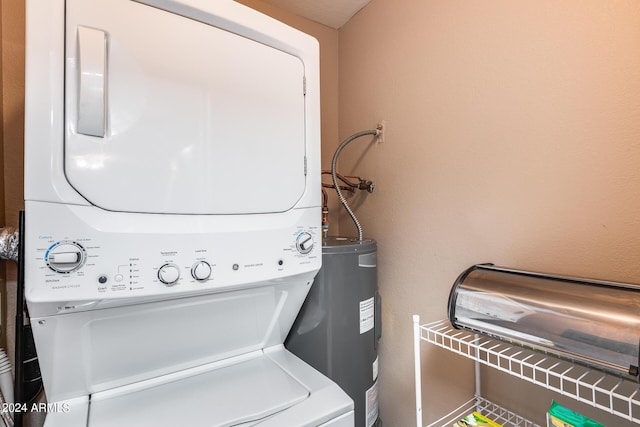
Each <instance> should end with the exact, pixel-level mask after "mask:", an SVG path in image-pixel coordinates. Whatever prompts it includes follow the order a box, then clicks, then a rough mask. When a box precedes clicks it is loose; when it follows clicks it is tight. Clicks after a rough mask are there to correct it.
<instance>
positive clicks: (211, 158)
mask: <svg viewBox="0 0 640 427" xmlns="http://www.w3.org/2000/svg"><path fill="white" fill-rule="evenodd" d="M26 66H27V74H26V117H25V120H26V123H25V214H26V216H25V224H26V231H25V240H26V244H25V257H26V259H25V282H26V289H25V296H26V299H27V304H28V309H29V314H30V317H31V323H32V327H33V332H34V338H35V342H36V348H37V351H38V357H39V361H40V367H41V371H42V375H43V381H44V386H45V391H46V394H47V398H48V401H49V402H50V403H51V404H50V405H49V409H50V410H51V412H50V413H49V414H48V416H47V420H46V425H47V426H48V427H54V426H64V427H73V426H89V427H103V426H136V427H144V426H154V427H155V426H177V425H180V426H187V425H188V426H203V427H204V426H206V427H213V426H236V425H242V426H251V425H259V426H261V427H267V426H274V427H275V426H278V427H287V426H320V425H322V426H331V427H346V426H353V403H352V402H351V400H350V399H349V398H348V396H347V395H346V394H345V393H344V392H343V391H342V390H341V389H340V388H339V387H338V386H337V385H335V384H334V383H332V382H331V381H330V380H328V379H327V378H325V377H323V376H322V375H321V374H319V373H318V372H317V371H315V370H314V369H312V368H311V367H309V366H308V365H306V364H305V363H303V362H302V361H300V360H299V359H297V358H296V357H294V356H292V355H291V354H290V353H289V352H287V351H286V350H285V349H284V347H283V345H282V344H283V341H284V339H285V338H286V336H287V333H288V331H289V329H290V327H291V324H292V323H293V321H294V319H295V317H296V315H297V313H298V311H299V309H300V306H301V305H302V303H303V301H304V299H305V296H306V295H307V292H308V290H309V287H310V286H311V283H312V281H313V278H314V276H315V274H316V273H317V271H318V270H319V268H320V266H321V250H320V245H319V244H318V245H316V243H319V241H320V239H321V228H320V219H321V214H320V200H321V197H320V189H321V187H320V139H319V138H320V112H319V111H320V110H319V76H318V72H319V64H318V45H317V42H316V41H315V40H314V39H313V38H311V37H309V36H307V35H305V34H302V33H300V32H299V31H296V30H294V29H292V28H290V27H287V26H286V25H284V24H282V23H279V22H277V21H275V20H273V19H271V18H268V17H266V16H264V15H262V14H260V13H258V12H256V11H253V10H251V9H249V8H246V7H244V6H242V5H239V4H237V3H235V2H233V1H230V0H215V1H210V0H137V1H132V0H48V1H46V2H42V1H37V0H28V1H27V53H26Z"/></svg>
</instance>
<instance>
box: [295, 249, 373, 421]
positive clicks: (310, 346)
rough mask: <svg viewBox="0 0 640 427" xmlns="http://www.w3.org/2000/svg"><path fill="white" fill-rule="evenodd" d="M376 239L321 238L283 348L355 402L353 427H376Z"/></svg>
mask: <svg viewBox="0 0 640 427" xmlns="http://www.w3.org/2000/svg"><path fill="white" fill-rule="evenodd" d="M376 259H377V246H376V242H375V241H374V240H354V239H349V238H341V237H329V238H327V239H325V241H324V244H323V247H322V268H321V269H320V272H319V273H318V275H317V276H316V278H315V281H314V283H313V285H312V286H311V290H310V291H309V295H308V296H307V299H306V301H305V303H304V305H303V307H302V310H301V311H300V314H299V315H298V318H297V319H296V321H295V323H294V325H293V328H292V329H291V332H290V333H289V337H288V338H287V341H286V342H285V345H286V347H287V349H288V350H289V351H291V352H292V353H294V354H295V355H297V356H298V357H300V358H301V359H302V360H304V361H305V362H307V363H308V364H310V365H311V366H313V367H314V368H316V369H317V370H319V371H320V372H322V373H323V374H325V375H326V376H328V377H329V378H331V379H332V380H333V381H335V382H336V383H337V384H338V385H339V386H340V387H341V388H342V389H343V390H344V391H345V392H346V393H347V394H348V395H349V396H350V397H351V398H352V399H353V401H354V404H355V416H356V417H355V420H356V422H355V425H356V427H371V426H376V427H379V426H381V425H382V423H381V421H380V418H379V416H378V340H379V339H380V335H381V322H380V296H379V294H378V277H377V268H376V266H377V262H376Z"/></svg>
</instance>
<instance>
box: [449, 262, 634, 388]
mask: <svg viewBox="0 0 640 427" xmlns="http://www.w3.org/2000/svg"><path fill="white" fill-rule="evenodd" d="M449 319H450V320H451V323H452V325H453V326H454V327H456V328H464V329H468V330H472V331H475V332H480V333H483V334H487V335H490V336H492V337H494V338H498V339H501V340H504V341H510V342H515V343H517V344H521V345H525V346H528V347H532V348H534V349H536V350H539V351H544V352H546V353H551V354H555V355H557V356H560V357H562V358H567V359H570V360H573V361H576V362H580V363H582V364H585V365H588V366H592V367H596V368H599V369H602V370H605V371H608V372H611V373H614V374H616V375H618V376H622V377H627V378H631V379H637V378H638V366H639V365H640V363H639V360H638V358H639V357H640V286H638V285H631V284H625V283H615V282H605V281H600V280H591V279H583V278H577V277H567V276H558V275H551V274H544V273H534V272H529V271H521V270H513V269H508V268H501V267H495V266H492V265H475V266H473V267H471V268H469V269H467V270H466V271H464V272H463V273H462V274H461V275H460V276H459V277H458V279H457V280H456V282H455V284H454V285H453V288H452V290H451V294H450V296H449Z"/></svg>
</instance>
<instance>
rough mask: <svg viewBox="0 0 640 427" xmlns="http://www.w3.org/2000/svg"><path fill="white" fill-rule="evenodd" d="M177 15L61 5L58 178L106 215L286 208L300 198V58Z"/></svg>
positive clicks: (120, 4)
mask: <svg viewBox="0 0 640 427" xmlns="http://www.w3.org/2000/svg"><path fill="white" fill-rule="evenodd" d="M173 3H174V4H175V3H180V2H176V1H174V2H173ZM203 3H204V2H203ZM229 3H230V4H232V5H231V6H224V7H227V8H229V7H231V8H237V5H233V2H229ZM217 7H218V8H220V5H218V6H217ZM183 12H184V13H182V14H179V13H171V12H168V11H166V10H162V9H161V8H158V7H151V6H148V5H144V4H141V3H137V2H132V1H129V0H68V1H67V10H66V34H65V37H66V41H65V43H66V62H65V79H66V88H65V111H66V129H65V133H66V134H65V174H66V177H67V179H68V181H69V182H70V184H71V185H72V186H73V187H74V188H75V189H76V190H77V191H78V192H79V193H80V194H81V195H82V196H83V197H84V198H86V199H87V200H88V201H89V202H90V203H92V204H94V205H96V206H99V207H101V208H103V209H107V210H113V211H125V212H148V213H178V214H243V213H262V212H283V211H286V210H289V209H291V208H292V207H294V206H295V204H296V202H297V201H298V200H299V199H300V197H301V196H302V194H303V192H304V190H305V162H306V159H305V97H304V83H303V82H304V64H303V62H302V61H301V60H300V59H299V58H298V57H296V56H295V55H292V54H290V53H287V52H283V51H281V50H278V49H275V48H272V47H270V46H269V45H268V40H267V41H265V42H259V41H255V40H252V39H251V38H248V37H243V36H239V35H237V34H235V33H233V32H232V31H227V30H223V29H220V28H218V27H216V26H214V25H211V24H207V23H204V22H202V21H201V20H198V16H199V14H200V13H201V11H199V10H198V9H197V8H195V7H194V6H189V7H186V6H185V7H184V8H183ZM209 14H210V13H209ZM223 18H224V19H227V20H228V18H227V17H223ZM258 22H259V21H258Z"/></svg>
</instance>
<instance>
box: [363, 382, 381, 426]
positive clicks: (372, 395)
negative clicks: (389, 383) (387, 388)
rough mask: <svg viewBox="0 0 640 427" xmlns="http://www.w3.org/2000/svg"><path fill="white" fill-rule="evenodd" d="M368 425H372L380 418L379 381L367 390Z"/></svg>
mask: <svg viewBox="0 0 640 427" xmlns="http://www.w3.org/2000/svg"><path fill="white" fill-rule="evenodd" d="M365 399H366V400H367V402H366V413H367V427H371V426H372V425H373V424H374V423H375V422H376V420H377V419H378V381H376V382H374V383H373V385H372V386H371V388H370V389H369V390H367V392H366V396H365Z"/></svg>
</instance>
